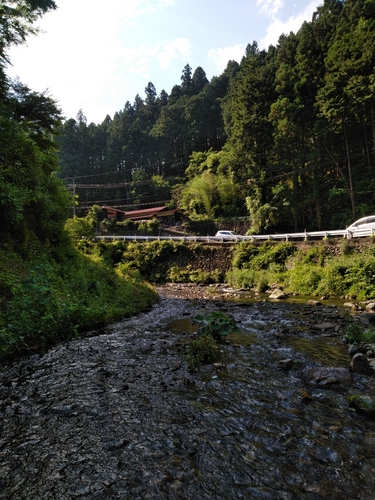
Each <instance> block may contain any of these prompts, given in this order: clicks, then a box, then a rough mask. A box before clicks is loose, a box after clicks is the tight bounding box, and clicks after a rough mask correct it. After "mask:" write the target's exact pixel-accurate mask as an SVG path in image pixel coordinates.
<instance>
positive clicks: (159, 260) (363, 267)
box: [79, 240, 375, 300]
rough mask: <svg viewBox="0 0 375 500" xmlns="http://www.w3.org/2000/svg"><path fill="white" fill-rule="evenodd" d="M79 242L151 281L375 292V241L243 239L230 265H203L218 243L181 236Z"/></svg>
mask: <svg viewBox="0 0 375 500" xmlns="http://www.w3.org/2000/svg"><path fill="white" fill-rule="evenodd" d="M79 248H80V249H81V250H82V251H83V252H85V253H87V254H89V255H91V256H92V257H93V258H95V259H97V260H98V261H100V262H103V263H106V265H112V266H114V267H119V268H121V269H127V270H128V271H129V272H133V273H134V272H136V273H139V274H140V276H141V277H142V278H143V279H145V280H147V281H150V282H156V283H162V282H167V281H171V282H175V283H178V282H180V283H189V282H190V283H197V284H201V285H205V284H210V283H219V282H221V283H223V282H226V283H228V284H229V285H230V286H232V287H234V288H247V289H255V290H256V291H258V292H264V291H265V290H267V289H269V288H270V287H272V286H274V285H275V284H277V285H278V286H279V287H281V288H282V289H283V290H284V291H285V292H286V293H294V294H303V295H311V296H335V297H346V298H350V299H357V300H367V299H373V298H375V246H374V245H373V242H372V241H369V240H366V244H365V243H358V242H357V243H355V242H351V241H347V240H341V241H340V240H337V241H320V242H310V243H307V242H306V243H304V244H303V245H300V246H298V245H297V244H293V243H290V242H281V243H274V242H269V241H267V242H265V243H262V244H259V243H250V242H241V243H238V244H236V245H235V246H233V247H230V248H227V249H226V251H227V253H228V258H229V266H228V269H223V268H220V264H219V265H218V266H217V267H216V268H214V269H212V266H211V269H212V270H205V269H202V268H197V265H196V261H197V260H198V258H199V257H201V256H203V259H201V260H200V262H201V263H202V262H203V266H204V258H207V260H210V259H212V258H214V254H215V252H219V251H222V249H218V248H215V247H209V246H204V245H197V244H185V243H182V242H175V241H166V240H161V241H157V240H156V241H152V242H145V243H141V244H139V243H133V242H126V241H117V242H109V243H107V242H98V243H95V242H93V241H88V240H85V241H84V242H81V243H80V244H79Z"/></svg>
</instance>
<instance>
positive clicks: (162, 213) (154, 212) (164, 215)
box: [125, 206, 178, 226]
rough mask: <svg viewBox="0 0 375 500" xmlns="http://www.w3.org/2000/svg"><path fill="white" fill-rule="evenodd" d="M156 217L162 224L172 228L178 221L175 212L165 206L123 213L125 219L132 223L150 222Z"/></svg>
mask: <svg viewBox="0 0 375 500" xmlns="http://www.w3.org/2000/svg"><path fill="white" fill-rule="evenodd" d="M154 217H156V218H157V219H158V220H159V221H160V222H161V223H162V224H164V225H167V226H174V225H176V222H177V220H178V214H177V210H175V209H170V208H168V207H166V206H162V207H154V208H144V209H142V210H132V211H130V212H125V219H129V220H133V221H141V220H151V219H153V218H154Z"/></svg>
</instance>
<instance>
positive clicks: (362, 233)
mask: <svg viewBox="0 0 375 500" xmlns="http://www.w3.org/2000/svg"><path fill="white" fill-rule="evenodd" d="M370 236H375V229H374V228H371V229H360V230H356V231H348V230H347V229H338V230H334V231H312V232H306V231H304V232H303V233H284V234H254V235H251V236H240V235H238V236H233V237H230V238H225V237H224V238H223V237H222V236H135V235H134V236H118V235H113V236H96V237H95V239H97V240H105V241H115V240H123V241H139V242H142V241H154V240H169V241H171V240H173V241H186V242H189V241H190V242H197V243H215V242H216V243H223V242H226V243H238V242H240V241H250V242H254V241H266V240H285V241H289V240H294V239H295V240H305V241H307V240H309V239H313V238H322V239H327V238H339V237H341V238H347V239H351V238H366V237H370Z"/></svg>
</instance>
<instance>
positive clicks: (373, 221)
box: [346, 215, 375, 239]
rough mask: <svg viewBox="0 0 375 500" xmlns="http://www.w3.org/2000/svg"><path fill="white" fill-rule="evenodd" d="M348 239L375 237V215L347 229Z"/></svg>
mask: <svg viewBox="0 0 375 500" xmlns="http://www.w3.org/2000/svg"><path fill="white" fill-rule="evenodd" d="M346 229H347V231H348V239H350V238H360V237H365V236H373V235H375V215H369V216H368V217H362V219H358V220H357V221H355V222H353V224H351V225H350V226H349V227H347V228H346Z"/></svg>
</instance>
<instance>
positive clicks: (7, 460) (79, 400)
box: [0, 290, 375, 500]
mask: <svg viewBox="0 0 375 500" xmlns="http://www.w3.org/2000/svg"><path fill="white" fill-rule="evenodd" d="M161 293H163V292H162V290H161ZM212 310H221V311H223V312H225V313H226V314H228V315H230V316H231V317H233V318H234V319H235V321H236V322H237V324H238V325H239V326H240V328H241V332H240V333H239V334H232V335H231V336H230V337H229V338H228V340H227V342H226V343H223V345H222V346H221V347H220V350H219V352H218V359H217V361H218V362H220V363H222V364H225V368H222V369H216V368H215V367H214V366H212V365H205V366H202V367H201V369H199V370H198V371H196V372H194V373H190V372H189V371H188V367H187V363H186V361H185V359H184V350H185V346H186V344H187V343H188V342H189V341H190V340H191V338H192V336H194V334H195V332H196V326H195V325H194V324H192V322H191V319H192V317H193V316H194V315H195V314H196V313H197V312H210V311H212ZM344 320H345V312H344V311H343V310H342V309H341V308H340V307H333V306H331V305H329V306H328V305H327V306H320V307H312V306H306V305H304V304H301V303H300V304H296V303H270V302H256V301H250V302H249V301H246V300H244V301H241V300H240V299H238V298H237V299H236V300H235V301H233V300H230V301H223V300H216V299H213V300H204V299H201V300H199V299H192V300H189V299H176V298H170V297H169V298H168V297H164V298H163V296H162V298H161V301H160V303H159V304H156V305H155V306H154V307H153V309H152V310H151V311H150V312H148V313H144V314H141V315H139V316H137V317H133V318H130V319H126V320H124V321H122V322H119V323H117V324H114V325H112V326H111V327H109V328H107V329H106V330H105V331H102V332H92V333H96V335H93V336H91V337H86V338H83V339H79V340H74V341H71V342H68V343H64V344H62V345H59V346H57V347H55V348H53V349H51V350H49V351H48V352H47V353H44V354H35V355H33V356H30V357H27V358H23V359H21V360H19V361H17V362H14V363H12V364H9V365H7V366H3V367H2V369H1V372H0V398H1V400H0V429H1V434H0V498H4V499H15V500H18V499H27V500H36V499H43V500H44V499H54V500H55V499H58V500H60V499H61V500H66V499H71V498H72V499H73V498H81V499H122V500H136V499H137V500H138V499H139V500H144V499H168V500H172V499H186V500H190V499H194V500H197V499H207V500H211V499H218V500H226V499H228V500H229V499H230V500H233V499H237V498H238V499H241V498H243V499H258V498H259V499H270V500H271V499H272V500H275V499H286V500H287V499H296V500H299V499H311V500H315V499H316V500H318V499H330V500H332V499H348V498H350V499H360V500H370V499H371V500H373V499H374V498H375V493H374V492H375V476H374V470H375V420H371V419H369V418H368V417H365V416H363V415H360V414H358V413H355V412H353V411H351V410H350V409H349V407H348V396H349V395H351V394H367V395H374V391H375V378H374V376H373V375H357V374H353V382H352V384H350V385H349V386H341V385H340V384H337V385H334V386H330V388H325V387H320V386H311V385H309V384H307V383H306V382H305V381H304V380H303V377H302V370H303V369H304V368H306V367H315V366H341V367H345V368H347V367H348V366H349V362H350V358H349V356H348V354H347V346H346V345H345V344H344V343H343V341H342V336H343V323H344ZM319 325H325V326H324V327H323V326H322V327H321V328H319ZM287 358H289V359H292V360H293V365H292V367H291V369H288V370H285V369H283V368H280V365H279V362H280V361H282V360H284V359H287Z"/></svg>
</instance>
